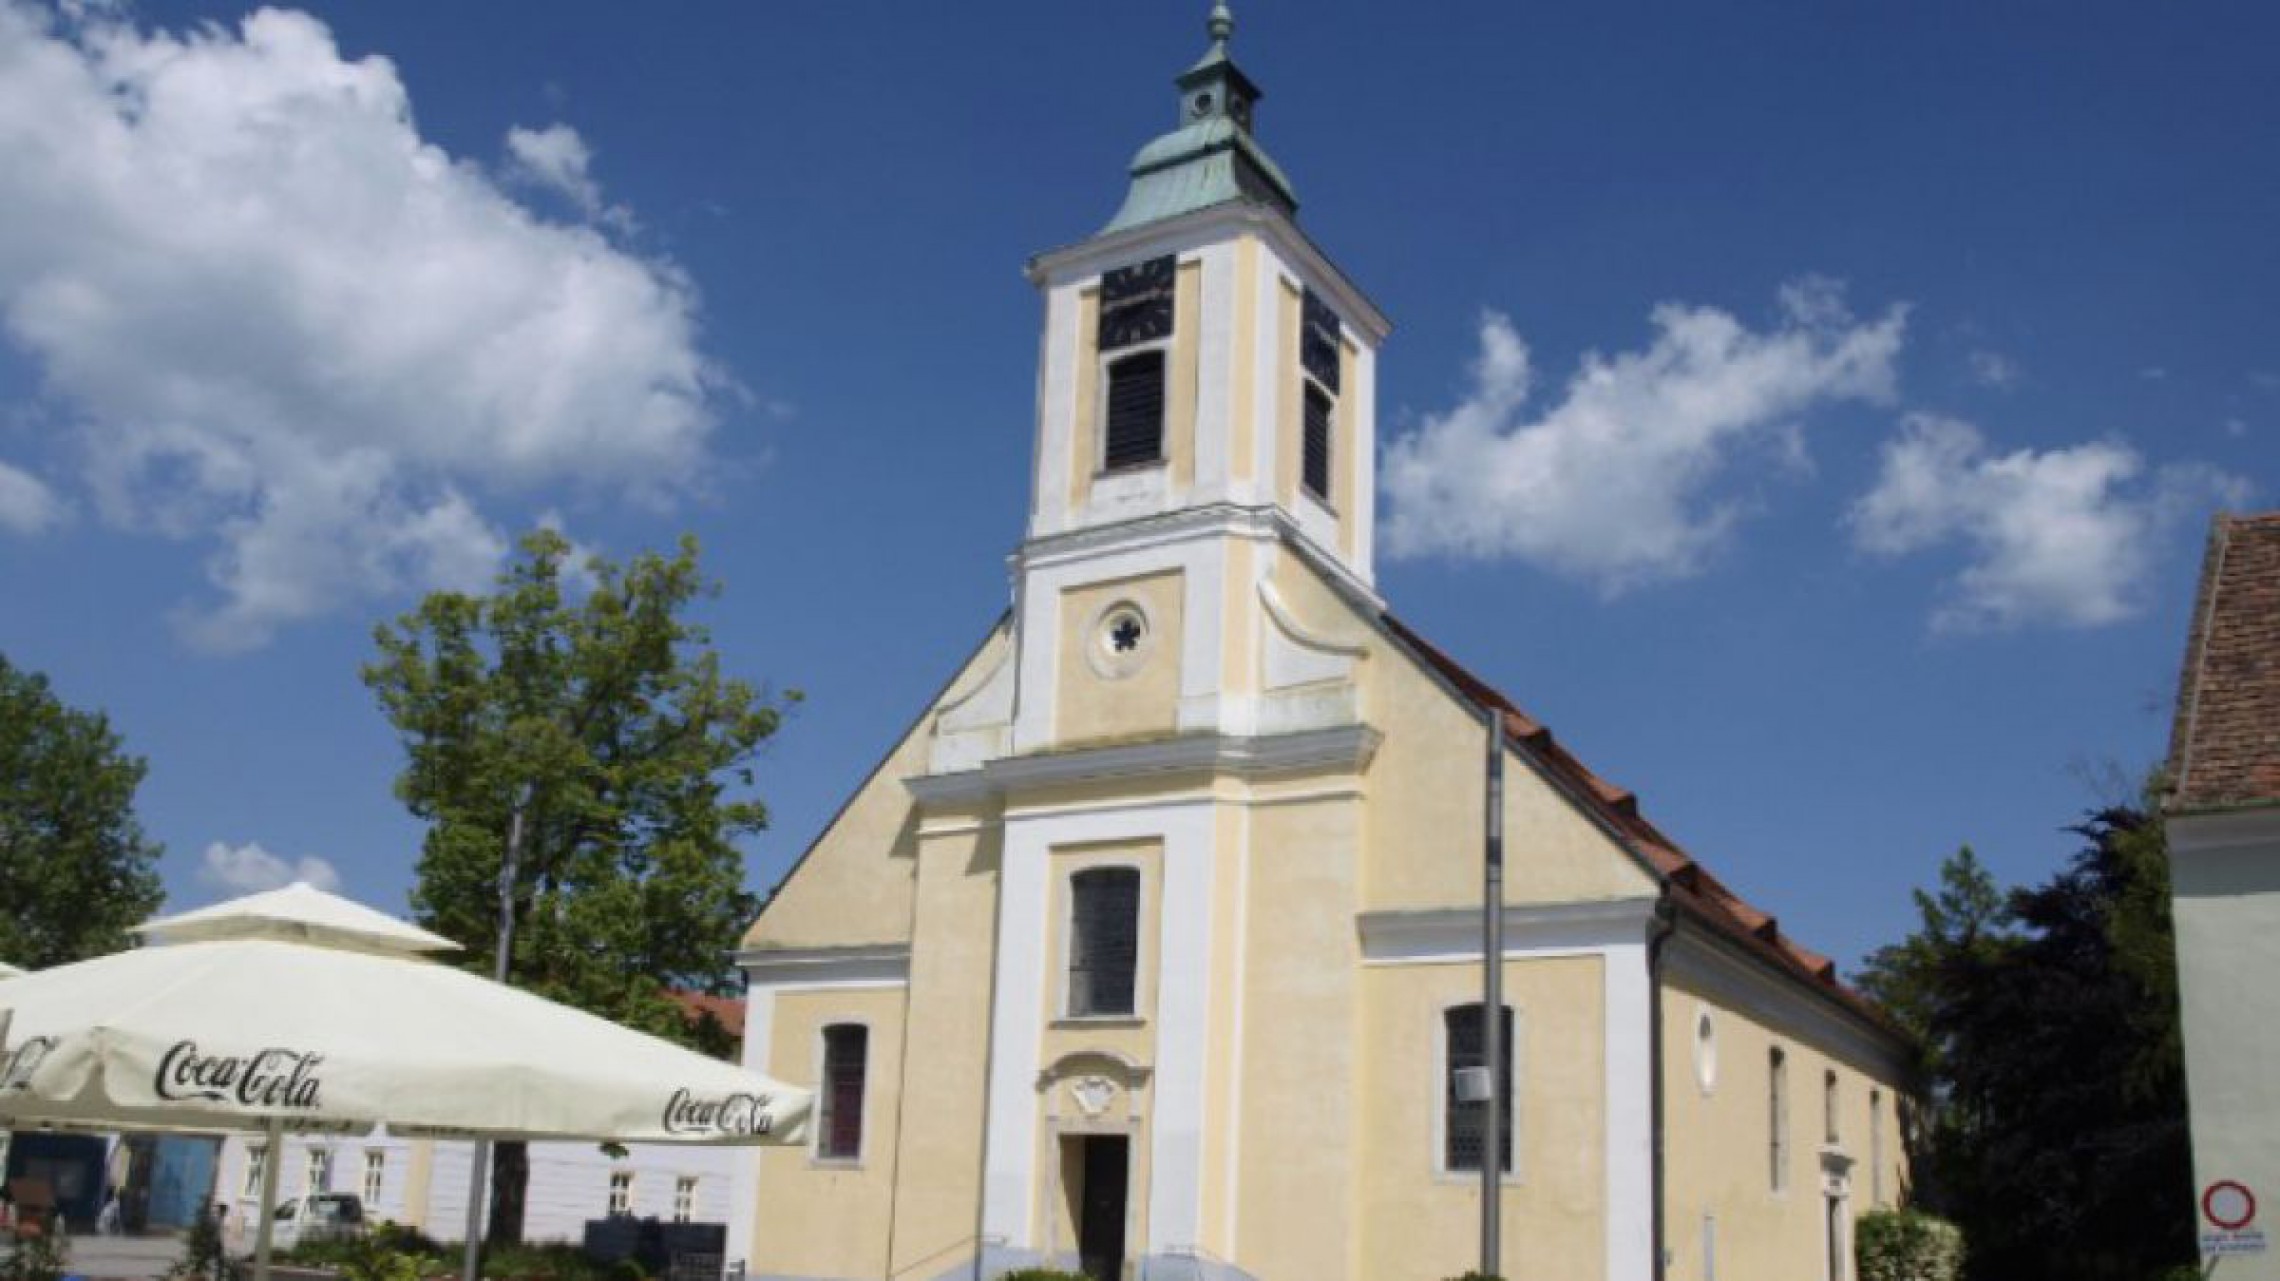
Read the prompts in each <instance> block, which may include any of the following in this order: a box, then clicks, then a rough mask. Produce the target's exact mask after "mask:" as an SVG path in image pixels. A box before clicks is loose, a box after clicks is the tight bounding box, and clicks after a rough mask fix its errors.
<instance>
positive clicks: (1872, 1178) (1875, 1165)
mask: <svg viewBox="0 0 2280 1281" xmlns="http://www.w3.org/2000/svg"><path fill="white" fill-rule="evenodd" d="M1868 1203H1869V1204H1870V1205H1871V1206H1880V1205H1883V1204H1884V1091H1882V1090H1870V1091H1869V1092H1868Z"/></svg>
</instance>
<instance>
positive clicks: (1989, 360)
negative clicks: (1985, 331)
mask: <svg viewBox="0 0 2280 1281" xmlns="http://www.w3.org/2000/svg"><path fill="white" fill-rule="evenodd" d="M1970 363H1971V377H1972V380H1973V381H1974V382H1977V383H1978V384H1979V385H1980V386H1982V387H1997V388H2008V387H2012V386H2014V385H2016V384H2017V383H2018V381H2019V362H2018V361H2015V360H2013V359H2011V358H2010V357H2009V356H2006V355H2004V354H2003V353H2002V352H1999V351H1989V350H1987V349H1986V348H1980V349H1978V350H1976V351H1974V352H1972V353H1971V358H1970Z"/></svg>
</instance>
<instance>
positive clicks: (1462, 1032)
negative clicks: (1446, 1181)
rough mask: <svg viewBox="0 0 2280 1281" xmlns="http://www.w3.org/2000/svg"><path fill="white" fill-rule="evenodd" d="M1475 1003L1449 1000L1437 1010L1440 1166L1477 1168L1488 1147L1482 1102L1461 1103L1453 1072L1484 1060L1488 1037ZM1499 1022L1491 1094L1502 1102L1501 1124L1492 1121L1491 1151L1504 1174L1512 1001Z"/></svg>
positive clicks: (1508, 1149)
mask: <svg viewBox="0 0 2280 1281" xmlns="http://www.w3.org/2000/svg"><path fill="white" fill-rule="evenodd" d="M1480 1012H1481V1007H1480V1006H1479V1005H1478V1004H1474V1005H1457V1006H1451V1007H1450V1008H1449V1009H1448V1010H1446V1011H1444V1012H1443V1013H1442V1015H1441V1019H1442V1031H1443V1033H1444V1038H1443V1040H1444V1043H1445V1045H1446V1046H1447V1054H1446V1058H1447V1062H1445V1063H1443V1064H1442V1065H1441V1066H1442V1073H1441V1082H1442V1083H1441V1114H1442V1122H1441V1168H1442V1169H1444V1170H1450V1171H1456V1170H1478V1169H1480V1163H1481V1158H1482V1154H1483V1153H1485V1152H1486V1151H1487V1149H1488V1142H1487V1138H1488V1106H1487V1105H1486V1104H1484V1103H1465V1102H1460V1101H1459V1100H1458V1098H1457V1073H1458V1071H1460V1070H1461V1069H1464V1068H1478V1067H1487V1066H1488V1038H1487V1037H1486V1035H1484V1033H1483V1029H1482V1027H1481V1016H1480ZM1503 1014H1504V1017H1503V1018H1502V1019H1500V1020H1498V1022H1499V1023H1500V1024H1501V1025H1502V1032H1503V1036H1502V1040H1503V1042H1504V1072H1503V1074H1502V1075H1501V1076H1499V1077H1498V1078H1497V1082H1496V1094H1497V1098H1498V1100H1499V1101H1500V1102H1501V1103H1502V1104H1503V1114H1502V1124H1500V1125H1499V1126H1498V1127H1497V1135H1496V1139H1497V1143H1496V1150H1497V1156H1498V1157H1499V1159H1500V1163H1501V1168H1502V1169H1503V1171H1504V1172H1505V1173H1507V1174H1509V1173H1511V1171H1512V1129H1513V1126H1512V1007H1511V1006H1509V1005H1507V1006H1505V1007H1504V1011H1503Z"/></svg>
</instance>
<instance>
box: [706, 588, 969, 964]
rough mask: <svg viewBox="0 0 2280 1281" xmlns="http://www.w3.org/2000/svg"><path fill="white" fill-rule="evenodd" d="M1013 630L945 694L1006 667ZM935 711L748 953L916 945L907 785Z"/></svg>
mask: <svg viewBox="0 0 2280 1281" xmlns="http://www.w3.org/2000/svg"><path fill="white" fill-rule="evenodd" d="M1012 643H1013V641H1012V633H1011V629H1010V628H1006V627H1000V628H998V629H997V630H996V631H995V632H993V633H991V635H990V637H989V639H988V640H987V641H985V642H984V643H983V645H982V647H981V649H980V650H978V651H977V652H976V653H975V655H974V657H973V658H972V659H970V660H969V661H968V662H967V664H966V666H965V667H964V668H963V669H962V670H960V671H959V673H958V675H957V677H956V678H955V679H953V680H952V681H951V682H950V683H949V685H947V686H945V687H944V688H945V690H963V689H967V688H969V687H970V686H971V683H972V682H973V681H974V680H975V679H976V677H977V676H978V675H979V674H980V673H982V672H986V671H988V670H989V669H990V668H991V667H993V666H994V665H996V664H997V663H998V662H1000V661H1003V660H1004V658H1005V654H1006V651H1007V650H1008V649H1009V648H1010V647H1011V645H1012ZM933 721H934V709H932V708H929V709H928V711H927V713H926V715H924V716H922V717H920V718H919V720H918V723H917V724H916V725H914V726H912V727H911V729H910V731H909V732H908V733H907V734H905V735H904V737H903V740H902V742H900V743H898V744H897V745H896V746H895V749H894V751H893V752H891V753H889V754H888V756H887V759H886V760H885V761H884V762H883V763H881V764H880V766H879V768H878V769H877V770H875V771H873V772H872V774H871V776H870V777H869V778H867V779H865V780H864V781H863V785H862V787H861V788H859V789H858V790H857V791H856V793H855V795H854V797H853V798H852V799H850V800H849V801H848V803H847V806H846V808H845V809H843V810H841V811H840V812H839V815H838V817H836V818H834V819H833V820H832V822H831V826H829V827H828V828H826V829H824V833H823V835H822V836H820V837H818V838H816V842H815V844H814V845H813V846H812V847H810V849H809V850H808V852H807V854H806V855H805V856H804V857H803V858H802V859H801V860H800V862H799V865H798V866H797V867H795V868H793V869H792V872H791V874H790V875H789V876H788V877H787V878H786V879H785V881H784V884H783V886H782V887H781V888H780V889H779V890H778V891H777V894H776V897H775V900H774V901H773V902H771V903H770V904H769V905H768V909H767V911H765V912H763V913H762V914H761V916H760V919H759V920H757V921H755V922H754V923H753V925H752V928H751V929H750V930H748V931H746V932H745V936H744V946H746V947H786V948H789V947H844V946H848V945H852V944H861V943H907V942H908V941H909V940H910V910H911V886H912V862H913V858H914V856H915V855H916V854H917V851H918V830H917V823H916V818H915V815H916V810H915V808H914V807H913V805H912V803H911V799H910V792H909V790H908V789H907V788H905V787H904V786H903V780H904V779H905V778H909V777H911V776H912V775H916V774H924V773H926V772H927V768H928V755H929V752H930V751H931V749H932V744H933V732H934V731H933Z"/></svg>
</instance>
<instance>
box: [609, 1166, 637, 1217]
mask: <svg viewBox="0 0 2280 1281" xmlns="http://www.w3.org/2000/svg"><path fill="white" fill-rule="evenodd" d="M632 1213H633V1171H631V1170H612V1171H610V1217H611V1218H613V1219H614V1218H623V1217H625V1216H626V1215H629V1214H632Z"/></svg>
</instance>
